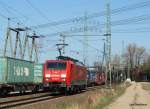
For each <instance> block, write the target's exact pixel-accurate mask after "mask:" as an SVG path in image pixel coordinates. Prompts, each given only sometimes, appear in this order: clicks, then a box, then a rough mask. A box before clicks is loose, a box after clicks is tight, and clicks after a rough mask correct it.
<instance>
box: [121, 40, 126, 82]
mask: <svg viewBox="0 0 150 109" xmlns="http://www.w3.org/2000/svg"><path fill="white" fill-rule="evenodd" d="M124 63H125V60H124V40H123V41H122V59H121V67H122V78H123V79H124V80H125V79H126V77H125V71H124V70H125V69H124V68H125V64H124Z"/></svg>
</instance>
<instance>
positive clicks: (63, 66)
mask: <svg viewBox="0 0 150 109" xmlns="http://www.w3.org/2000/svg"><path fill="white" fill-rule="evenodd" d="M47 69H51V70H65V69H66V63H62V62H51V63H48V64H47Z"/></svg>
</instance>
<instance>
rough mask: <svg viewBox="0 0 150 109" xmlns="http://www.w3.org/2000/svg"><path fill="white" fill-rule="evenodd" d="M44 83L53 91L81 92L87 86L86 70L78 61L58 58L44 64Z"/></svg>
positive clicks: (62, 57)
mask: <svg viewBox="0 0 150 109" xmlns="http://www.w3.org/2000/svg"><path fill="white" fill-rule="evenodd" d="M44 83H45V84H47V86H48V88H49V89H50V90H53V91H54V90H55V91H65V92H66V93H68V92H69V93H70V92H77V91H81V90H83V89H85V88H86V85H87V69H86V67H85V66H84V64H82V63H81V62H79V61H78V60H75V59H72V58H70V57H64V56H59V57H57V60H47V61H46V62H45V64H44Z"/></svg>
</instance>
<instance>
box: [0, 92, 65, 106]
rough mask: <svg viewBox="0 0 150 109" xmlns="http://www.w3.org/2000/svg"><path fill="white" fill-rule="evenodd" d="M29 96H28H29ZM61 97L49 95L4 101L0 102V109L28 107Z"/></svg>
mask: <svg viewBox="0 0 150 109" xmlns="http://www.w3.org/2000/svg"><path fill="white" fill-rule="evenodd" d="M29 96H30V95H29ZM62 96H63V95H60V94H59V95H55V96H54V95H53V96H52V95H51V94H47V93H46V94H44V95H37V96H34V97H33V96H31V97H28V98H21V99H17V100H15V98H14V99H12V100H6V101H2V102H0V109H10V108H15V107H18V106H23V105H29V104H32V103H38V102H41V101H46V100H51V99H55V98H59V97H62ZM21 97H22V96H21Z"/></svg>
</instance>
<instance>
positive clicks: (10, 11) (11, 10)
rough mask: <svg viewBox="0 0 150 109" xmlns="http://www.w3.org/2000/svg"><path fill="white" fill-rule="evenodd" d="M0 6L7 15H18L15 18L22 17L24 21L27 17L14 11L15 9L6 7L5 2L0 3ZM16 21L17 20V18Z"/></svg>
mask: <svg viewBox="0 0 150 109" xmlns="http://www.w3.org/2000/svg"><path fill="white" fill-rule="evenodd" d="M0 4H1V6H2V7H3V8H4V9H5V10H6V11H7V12H8V13H11V14H13V13H14V14H15V13H16V14H18V15H17V17H19V16H20V17H22V18H25V19H26V20H27V19H28V17H27V16H25V15H23V14H22V13H21V12H19V11H18V10H16V9H15V8H13V7H11V6H9V5H8V3H5V2H2V1H0ZM17 19H18V18H17Z"/></svg>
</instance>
